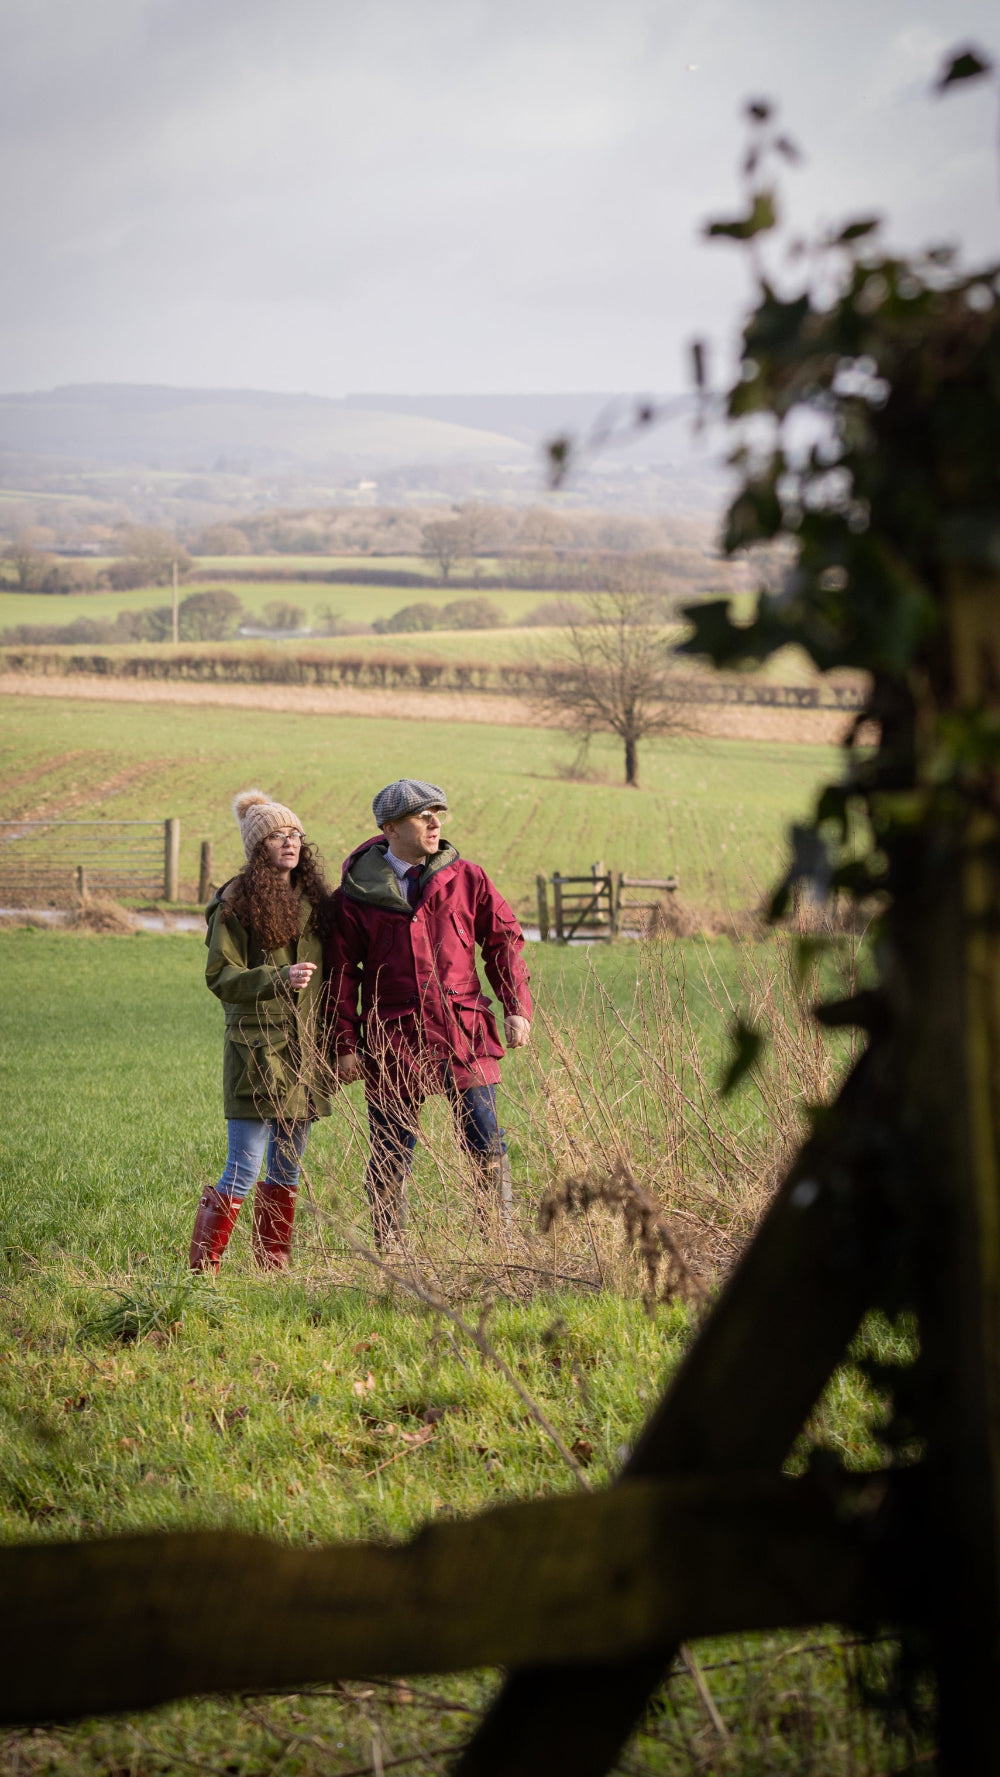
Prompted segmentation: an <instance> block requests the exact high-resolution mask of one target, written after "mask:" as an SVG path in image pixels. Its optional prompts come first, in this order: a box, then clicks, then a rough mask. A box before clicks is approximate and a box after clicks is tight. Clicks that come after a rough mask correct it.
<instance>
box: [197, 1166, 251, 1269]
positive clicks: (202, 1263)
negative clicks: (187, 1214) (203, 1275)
mask: <svg viewBox="0 0 1000 1777" xmlns="http://www.w3.org/2000/svg"><path fill="white" fill-rule="evenodd" d="M241 1201H242V1199H241V1198H239V1197H223V1196H222V1195H221V1194H220V1193H219V1192H218V1191H217V1190H216V1188H215V1186H214V1185H209V1186H208V1189H207V1190H206V1191H205V1192H203V1194H202V1198H201V1202H200V1203H199V1205H198V1214H197V1215H196V1216H195V1219H194V1233H193V1234H192V1236H191V1251H190V1255H189V1257H190V1263H191V1269H192V1271H211V1272H212V1273H213V1275H214V1274H215V1272H217V1271H218V1269H219V1260H220V1259H221V1258H222V1255H223V1253H224V1252H225V1250H226V1247H227V1246H228V1245H229V1236H230V1234H231V1233H232V1231H233V1229H234V1228H235V1226H236V1217H237V1216H238V1215H239V1213H240V1203H241Z"/></svg>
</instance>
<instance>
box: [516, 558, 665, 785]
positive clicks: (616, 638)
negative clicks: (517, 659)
mask: <svg viewBox="0 0 1000 1777" xmlns="http://www.w3.org/2000/svg"><path fill="white" fill-rule="evenodd" d="M579 608H580V609H579V616H578V617H577V618H576V619H574V620H572V621H570V622H569V623H568V625H567V637H566V642H565V644H564V646H563V647H562V649H561V650H560V652H558V653H557V654H553V655H550V656H548V658H547V661H546V666H547V669H548V670H547V671H546V674H545V679H544V685H543V690H542V692H541V699H540V701H541V702H542V705H543V707H544V708H545V709H546V711H547V712H548V713H549V714H550V715H554V716H556V717H558V718H559V719H561V720H562V722H563V723H564V725H565V726H566V727H567V728H570V729H573V730H575V731H576V732H577V733H578V734H581V735H582V736H583V737H584V738H585V739H587V740H589V739H590V737H591V736H592V735H594V734H617V736H618V738H619V740H620V741H621V742H622V745H623V746H624V749H625V782H626V783H627V784H629V785H630V786H631V787H632V788H633V789H637V788H638V785H639V742H640V741H641V740H643V739H645V737H646V736H647V735H650V734H664V733H667V732H669V731H674V732H676V731H677V730H679V729H681V728H682V726H683V722H682V718H681V715H680V712H679V710H678V706H677V703H676V701H675V700H674V698H673V696H672V676H671V670H670V638H669V635H668V632H667V631H666V630H665V629H664V627H663V623H662V606H661V603H660V600H659V599H658V597H657V596H656V592H655V590H653V589H652V588H651V587H650V584H649V582H648V581H647V580H646V579H645V578H644V577H642V576H636V575H635V574H630V573H629V572H628V571H625V572H624V573H623V574H622V575H621V576H620V578H616V579H615V580H614V581H613V582H611V583H610V584H609V585H608V587H607V589H606V590H605V591H604V592H595V593H589V594H587V595H586V596H585V597H582V598H581V599H580V600H579Z"/></svg>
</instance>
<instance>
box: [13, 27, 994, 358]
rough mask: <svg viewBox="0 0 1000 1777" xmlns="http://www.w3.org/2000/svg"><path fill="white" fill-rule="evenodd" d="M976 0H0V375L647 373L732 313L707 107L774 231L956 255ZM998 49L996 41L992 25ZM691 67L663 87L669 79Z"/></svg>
mask: <svg viewBox="0 0 1000 1777" xmlns="http://www.w3.org/2000/svg"><path fill="white" fill-rule="evenodd" d="M988 22H989V15H988V14H987V11H986V7H985V5H984V4H983V0H959V3H958V4H957V5H955V6H953V9H952V14H951V25H950V28H949V30H948V32H947V33H942V29H941V25H940V18H939V10H938V8H937V7H936V6H935V5H934V3H933V0H882V3H881V5H880V7H879V8H877V9H873V8H872V7H871V6H870V5H869V4H867V3H866V4H862V0H844V4H842V5H841V7H840V8H839V9H838V10H837V11H836V12H831V11H828V10H824V11H820V10H819V9H816V8H809V7H803V6H802V5H801V3H800V0H755V4H754V5H753V6H749V5H747V4H746V0H693V3H692V0H685V3H684V4H683V5H682V4H680V0H617V3H616V5H615V6H614V7H610V6H608V5H607V4H606V3H605V0H575V3H573V4H570V3H569V0H548V3H547V4H544V5H541V6H539V5H538V4H537V0H530V3H529V0H366V4H365V5H364V6H363V7H359V6H357V4H356V3H355V0H283V3H282V4H281V5H280V6H279V5H278V4H277V3H276V0H213V3H212V4H211V5H210V6H206V5H204V3H203V0H90V4H88V5H87V6H86V7H81V6H80V5H79V3H78V0H8V4H7V6H6V7H5V8H4V14H3V18H2V20H0V54H2V56H3V65H4V66H5V68H6V69H7V73H8V79H7V89H6V91H5V99H4V105H3V106H2V107H0V159H2V170H3V178H2V181H0V226H2V228H3V234H4V240H5V254H4V263H3V266H2V268H0V386H6V387H8V388H10V387H18V386H20V387H25V386H32V385H50V384H52V383H54V382H59V381H71V380H77V381H83V380H94V379H108V380H149V381H168V380H170V381H179V382H195V381H198V382H209V383H213V382H218V383H223V384H243V385H252V386H258V387H261V386H262V387H286V388H287V387H292V388H309V389H315V390H316V391H317V392H323V393H338V392H341V391H342V390H343V389H344V388H346V387H354V388H357V387H369V388H378V387H382V388H386V387H399V388H407V389H421V388H424V389H426V388H431V387H439V388H454V389H461V388H483V389H485V388H491V387H496V388H504V387H507V388H518V387H521V388H523V387H550V388H551V387H556V386H559V385H560V384H561V385H562V386H566V387H576V388H593V387H595V386H609V387H649V386H661V387H662V386H664V384H666V383H670V382H672V381H676V380H677V379H678V377H679V375H680V366H681V353H682V349H683V346H684V342H685V341H686V339H687V338H688V337H689V336H690V334H691V333H692V332H693V331H695V330H696V329H698V330H700V329H703V328H705V327H706V326H707V327H710V328H712V329H715V330H717V331H720V332H721V331H725V330H726V329H727V327H728V328H731V327H732V325H733V320H734V316H735V314H736V312H737V310H738V305H739V301H740V293H741V290H742V288H743V286H742V283H741V277H740V272H739V267H738V264H737V262H736V260H735V258H734V257H733V256H731V255H730V256H727V255H726V254H724V253H722V252H719V251H715V252H710V251H709V250H708V249H706V248H704V247H703V246H702V245H701V244H700V242H699V225H700V223H701V221H702V220H703V218H704V217H705V215H706V214H709V213H712V212H717V211H718V210H719V209H724V208H727V207H728V206H729V205H730V204H731V203H732V201H733V193H734V174H733V167H734V165H735V161H736V157H737V154H738V151H739V147H740V141H741V131H740V126H739V123H738V118H737V113H738V109H739V105H740V103H741V101H742V99H743V98H744V97H745V96H747V94H748V93H753V92H757V91H765V92H768V93H770V94H773V95H775V96H776V97H778V98H779V99H780V100H781V101H782V106H783V115H784V116H786V117H787V120H788V123H789V126H790V127H791V128H792V130H793V132H794V133H797V134H799V135H800V136H801V137H803V138H804V140H805V146H806V147H807V149H808V151H809V161H808V164H807V166H806V168H805V170H804V171H803V172H802V173H801V174H799V175H795V176H793V179H792V191H791V193H790V196H789V200H788V201H789V203H790V205H791V207H792V210H793V212H794V214H795V216H796V218H797V219H800V220H802V221H803V222H804V223H809V222H811V221H812V220H813V219H814V218H815V217H817V216H826V217H828V218H831V219H832V218H833V217H835V216H837V215H838V214H840V213H842V212H843V211H844V210H845V209H848V210H849V209H852V208H857V207H859V206H860V207H863V208H864V209H865V210H870V209H871V208H872V207H873V205H874V206H875V207H881V206H883V205H885V204H888V205H889V206H890V207H891V209H892V211H893V213H894V215H895V216H896V217H897V225H896V226H897V232H900V233H901V235H902V238H908V239H910V240H919V239H920V238H922V237H923V236H925V235H927V234H931V235H940V234H941V233H942V232H947V231H954V230H955V229H956V228H958V229H960V230H961V231H962V232H963V233H964V234H965V235H966V236H967V238H968V239H969V241H970V244H971V245H972V246H973V247H975V248H977V249H978V248H979V247H980V246H983V247H984V246H985V242H986V238H987V234H988V224H987V223H986V222H984V217H986V216H989V214H990V212H989V210H988V209H987V205H986V203H985V202H984V199H985V198H986V196H987V193H988V201H989V202H992V201H993V183H994V172H993V162H992V155H993V147H992V137H993V121H992V115H989V116H988V114H987V113H988V106H989V105H990V104H991V103H992V100H991V98H990V96H989V95H986V96H983V97H977V96H976V95H968V96H962V97H959V96H958V95H955V97H954V98H953V99H949V100H947V101H942V102H939V103H935V102H933V101H930V100H929V99H927V98H925V96H924V95H925V91H926V86H927V83H928V81H929V79H930V77H931V75H932V74H933V72H934V71H935V69H936V67H937V65H938V63H939V61H940V59H941V53H942V49H943V47H944V46H945V44H946V42H947V43H950V42H952V41H957V40H958V39H959V38H961V37H963V36H978V37H979V38H985V39H986V40H987V41H988V40H989V37H990V32H989V31H988V30H987V28H986V27H987V24H988ZM993 34H994V35H995V32H994V33H993ZM692 67H693V69H694V72H692V71H691V70H692Z"/></svg>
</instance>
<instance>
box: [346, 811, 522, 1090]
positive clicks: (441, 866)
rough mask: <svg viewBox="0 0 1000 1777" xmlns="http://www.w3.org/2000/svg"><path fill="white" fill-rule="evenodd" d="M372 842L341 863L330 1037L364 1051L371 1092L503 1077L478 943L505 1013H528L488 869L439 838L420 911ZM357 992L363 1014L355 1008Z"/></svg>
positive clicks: (507, 913)
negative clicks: (480, 970)
mask: <svg viewBox="0 0 1000 1777" xmlns="http://www.w3.org/2000/svg"><path fill="white" fill-rule="evenodd" d="M387 850H388V841H387V840H386V839H385V838H384V836H382V835H381V834H380V835H379V836H378V837H377V838H375V839H367V840H366V841H365V843H364V844H363V845H360V846H359V847H358V848H357V850H356V851H354V852H352V853H351V855H350V857H349V858H348V859H347V860H346V862H345V864H344V872H343V878H342V881H341V886H340V888H339V889H337V890H336V893H335V896H334V902H335V907H334V919H333V921H332V935H331V938H330V940H329V943H328V946H327V953H326V974H327V994H328V1001H327V1004H328V1021H327V1028H328V1033H329V1044H330V1048H331V1050H332V1052H333V1053H334V1054H338V1055H343V1054H347V1053H350V1052H351V1051H353V1050H357V1049H362V1050H363V1052H364V1057H365V1072H366V1078H367V1082H368V1086H369V1090H372V1089H381V1090H384V1091H388V1092H389V1093H391V1095H392V1096H393V1097H400V1098H403V1099H407V1098H410V1097H417V1096H423V1095H425V1094H426V1093H428V1092H440V1091H442V1090H443V1089H444V1086H445V1077H446V1071H447V1073H449V1074H450V1077H451V1079H452V1080H453V1081H454V1084H455V1086H457V1087H458V1088H459V1090H460V1091H461V1090H463V1089H464V1088H465V1087H467V1086H488V1085H495V1084H496V1083H497V1081H498V1080H499V1078H500V1068H499V1066H498V1062H499V1059H500V1057H501V1056H502V1055H503V1053H504V1051H503V1046H502V1044H501V1042H500V1039H499V1036H498V1034H497V1026H496V1021H495V1019H494V1017H493V1012H492V1009H491V1005H490V1001H489V1000H488V999H487V997H486V995H485V994H484V993H483V990H482V987H481V985H480V982H479V977H478V975H477V974H476V946H477V945H478V946H479V948H480V949H481V951H482V954H483V965H484V967H485V970H486V976H487V980H488V981H489V983H490V986H491V987H492V988H493V991H494V993H495V994H496V995H497V998H498V999H499V1000H500V1003H501V1005H502V1007H503V1010H504V1015H505V1016H509V1015H510V1014H512V1013H519V1014H520V1015H521V1017H523V1018H530V1017H531V994H530V991H529V989H528V973H527V970H526V969H525V966H524V959H523V957H522V955H521V952H522V950H523V948H524V939H523V937H522V936H521V928H520V926H519V924H518V922H517V918H516V916H515V914H514V912H513V909H512V908H511V907H509V906H508V904H507V902H506V901H505V900H504V898H503V896H502V895H501V894H499V893H498V892H497V890H496V889H495V888H494V886H493V884H492V883H491V881H490V879H489V877H488V876H487V875H486V872H485V870H482V869H480V867H479V865H478V864H469V863H466V861H465V860H464V858H460V857H459V855H458V853H457V851H456V850H455V848H454V846H453V845H448V844H447V843H445V842H442V845H441V849H440V850H439V851H437V852H435V853H434V855H433V856H432V857H429V858H428V860H427V862H426V864H425V865H424V869H423V874H422V876H421V878H420V898H419V900H418V902H417V904H416V906H415V907H411V906H410V905H409V903H408V901H407V899H406V895H405V893H404V891H403V887H402V885H401V884H400V882H399V880H398V878H397V876H396V874H395V871H394V870H393V868H392V866H391V864H390V863H389V862H388V861H387V859H386V855H385V854H386V852H387ZM359 1000H360V1011H359Z"/></svg>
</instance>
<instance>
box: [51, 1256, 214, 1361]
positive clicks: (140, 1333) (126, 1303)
mask: <svg viewBox="0 0 1000 1777" xmlns="http://www.w3.org/2000/svg"><path fill="white" fill-rule="evenodd" d="M106 1295H107V1296H108V1297H110V1300H106V1301H105V1303H104V1306H103V1307H101V1308H98V1309H97V1311H96V1313H94V1314H92V1315H90V1316H89V1318H88V1319H87V1320H85V1321H84V1323H83V1325H82V1326H81V1328H80V1330H79V1332H78V1333H77V1340H78V1341H79V1342H80V1343H83V1342H85V1341H87V1340H99V1341H100V1342H102V1343H103V1344H106V1345H110V1344H113V1343H114V1342H115V1341H117V1342H118V1343H119V1344H121V1345H132V1344H134V1343H135V1342H136V1341H137V1340H139V1339H152V1340H153V1341H154V1343H164V1342H165V1341H166V1340H168V1339H174V1338H176V1337H177V1335H178V1333H180V1332H182V1331H183V1328H184V1323H185V1321H186V1320H187V1319H188V1318H189V1317H190V1315H191V1313H192V1311H194V1312H195V1313H197V1314H198V1315H199V1316H200V1317H201V1318H202V1319H203V1320H206V1321H207V1322H208V1323H209V1325H210V1326H221V1324H222V1322H223V1320H224V1319H225V1318H226V1315H227V1314H229V1313H230V1312H231V1310H232V1307H233V1304H232V1303H230V1302H228V1301H227V1300H226V1299H225V1297H223V1296H220V1295H219V1293H218V1291H217V1289H216V1286H215V1281H214V1279H211V1278H208V1277H205V1276H203V1275H201V1274H199V1275H197V1276H196V1275H194V1274H192V1273H190V1272H182V1273H181V1274H179V1275H177V1276H173V1277H170V1276H167V1277H160V1278H153V1279H151V1280H150V1282H149V1283H147V1284H145V1285H144V1287H143V1288H142V1289H141V1290H138V1289H136V1288H135V1287H132V1288H130V1289H118V1288H116V1287H114V1286H112V1287H110V1288H109V1289H108V1291H107V1292H106Z"/></svg>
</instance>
